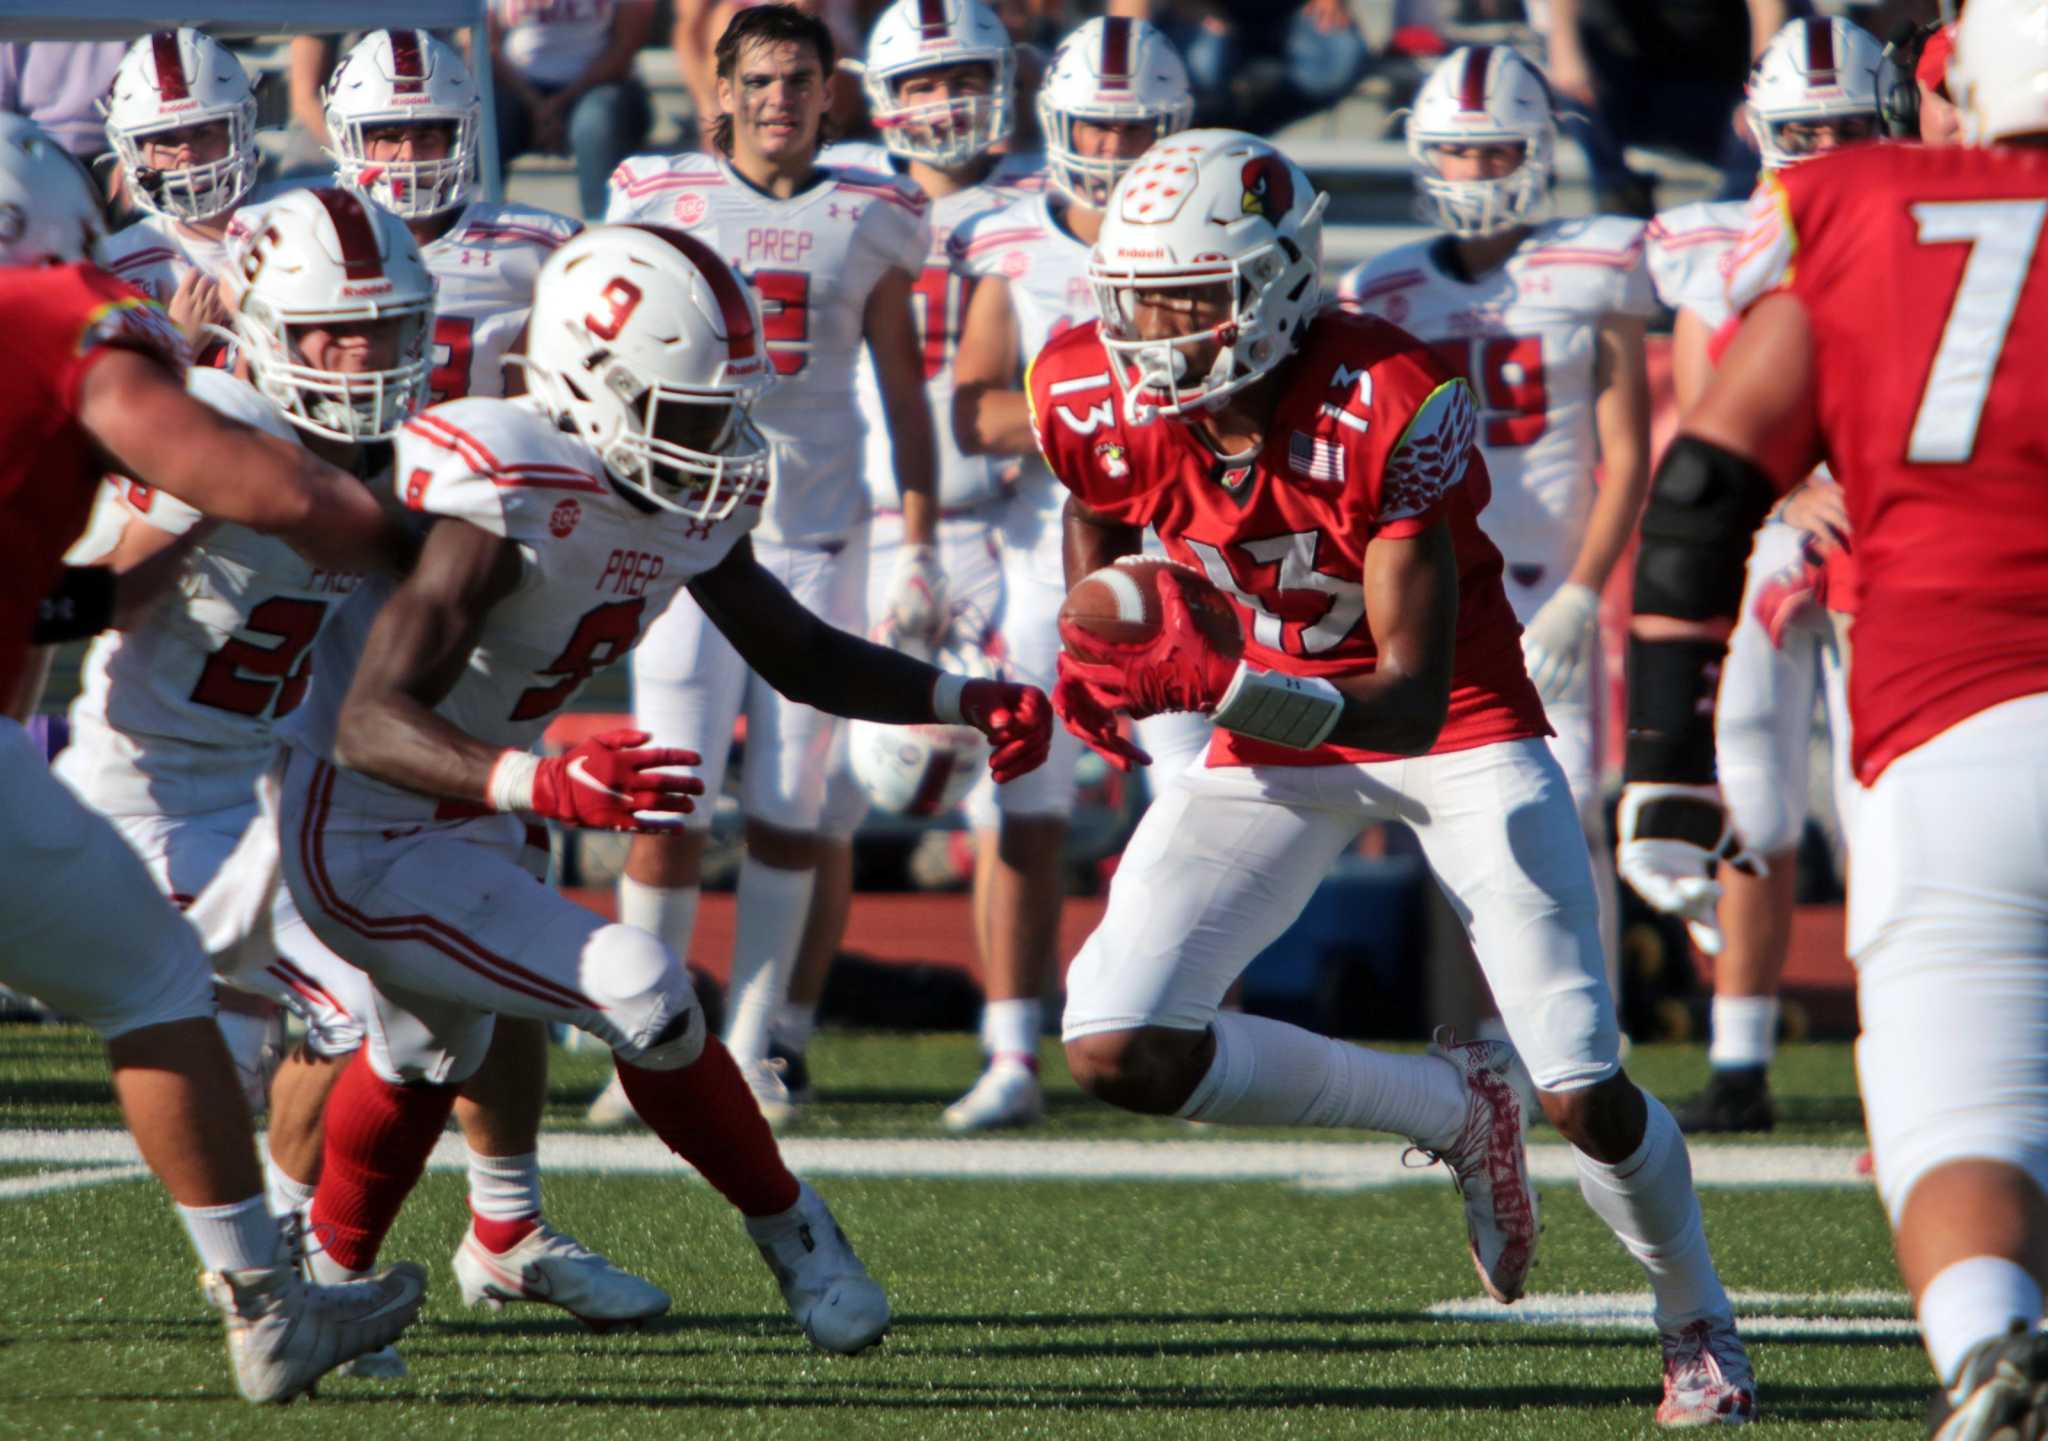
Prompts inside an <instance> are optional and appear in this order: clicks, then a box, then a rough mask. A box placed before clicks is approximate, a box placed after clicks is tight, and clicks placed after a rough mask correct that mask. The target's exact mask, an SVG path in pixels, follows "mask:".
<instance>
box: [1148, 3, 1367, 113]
mask: <svg viewBox="0 0 2048 1441" xmlns="http://www.w3.org/2000/svg"><path fill="white" fill-rule="evenodd" d="M1109 13H1110V14H1112V15H1127V16H1130V17H1131V18H1132V19H1137V20H1150V21H1152V22H1153V23H1154V24H1156V25H1157V26H1159V28H1160V29H1162V30H1164V31H1165V32H1166V33H1167V35H1168V36H1169V37H1170V38H1171V39H1172V40H1173V43H1174V45H1175V46H1176V47H1177V48H1178V49H1179V50H1180V53H1181V57H1182V59H1184V60H1186V61H1187V67H1188V78H1189V80H1191V81H1192V82H1193V83H1194V87H1195V123H1196V124H1197V125H1229V126H1233V127H1236V128H1238V129H1242V130H1250V131H1253V132H1255V133H1258V134H1262V135H1270V134H1272V133H1273V132H1274V131H1276V130H1279V129H1280V128H1281V127H1282V126H1285V125H1289V124H1292V123H1293V122H1294V121H1296V120H1300V119H1302V118H1303V117H1305V116H1309V115H1314V114H1316V113H1317V112H1318V111H1322V110H1327V109H1329V108H1330V107H1331V106H1333V105H1336V104H1338V103H1339V102H1340V101H1342V100H1343V99H1344V98H1345V97H1346V96H1347V95H1349V94H1350V93H1351V92H1352V90H1353V89H1354V88H1355V87H1356V86H1357V84H1358V82H1359V81H1360V80H1362V79H1363V78H1364V77H1365V72H1366V71H1367V70H1368V69H1370V68H1371V65H1372V54H1371V52H1370V51H1369V50H1368V49H1367V48H1366V43H1365V36H1364V35H1363V34H1361V33H1360V32H1359V29H1358V24H1357V22H1356V21H1355V20H1354V19H1353V18H1352V16H1351V11H1350V8H1349V7H1348V6H1347V5H1346V4H1345V0H1278V3H1275V0H1109Z"/></svg>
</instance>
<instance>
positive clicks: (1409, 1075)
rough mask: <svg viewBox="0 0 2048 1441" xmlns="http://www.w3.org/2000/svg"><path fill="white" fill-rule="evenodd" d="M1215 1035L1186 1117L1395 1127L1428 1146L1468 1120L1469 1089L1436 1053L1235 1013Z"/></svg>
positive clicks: (1222, 1019)
mask: <svg viewBox="0 0 2048 1441" xmlns="http://www.w3.org/2000/svg"><path fill="white" fill-rule="evenodd" d="M1211 1029H1212V1030H1214V1032H1215V1034H1216V1060H1215V1062H1214V1064H1212V1065H1211V1066H1210V1067H1209V1073H1208V1074H1207V1075H1205V1076H1203V1077H1202V1079H1201V1081H1200V1083H1199V1084H1197V1085H1196V1087H1195V1091H1194V1094H1193V1095H1191V1096H1189V1097H1188V1101H1187V1104H1186V1105H1185V1106H1183V1107H1181V1110H1180V1114H1181V1115H1183V1116H1185V1117H1187V1118H1189V1119H1190V1120H1197V1121H1218V1122H1224V1123H1226V1124H1229V1125H1236V1126H1333V1127H1349V1128H1355V1129H1362V1130H1371V1131H1392V1132H1393V1133H1394V1134H1396V1135H1400V1136H1410V1137H1413V1138H1414V1139H1416V1140H1418V1141H1421V1142H1422V1143H1424V1144H1426V1145H1431V1146H1444V1145H1448V1144H1449V1143H1450V1142H1451V1141H1452V1140H1454V1139H1455V1138H1456V1137H1457V1134H1458V1132H1459V1130H1460V1129H1461V1128H1462V1127H1463V1126H1464V1124H1465V1111H1466V1096H1465V1083H1464V1081H1463V1079H1462V1078H1461V1077H1460V1076H1459V1075H1458V1070H1457V1067H1455V1066H1453V1065H1451V1064H1450V1063H1449V1062H1448V1061H1444V1060H1441V1059H1439V1058H1438V1057H1436V1056H1395V1055H1389V1054H1388V1053H1386V1052H1385V1051H1369V1050H1367V1049H1366V1048H1365V1047H1363V1046H1349V1045H1346V1044H1345V1043H1344V1042H1342V1041H1333V1040H1331V1039H1330V1038H1329V1037H1328V1036H1319V1035H1317V1034H1316V1033H1315V1032H1314V1031H1305V1030H1303V1029H1302V1028H1301V1027H1299V1026H1290V1025H1286V1024H1284V1023H1282V1022H1280V1021H1273V1020H1268V1019H1267V1018H1265V1017H1264V1016H1247V1015H1244V1014H1242V1013H1239V1012H1235V1011H1223V1012H1221V1013H1219V1014H1218V1015H1217V1017H1216V1019H1215V1020H1214V1021H1213V1022H1212V1023H1211Z"/></svg>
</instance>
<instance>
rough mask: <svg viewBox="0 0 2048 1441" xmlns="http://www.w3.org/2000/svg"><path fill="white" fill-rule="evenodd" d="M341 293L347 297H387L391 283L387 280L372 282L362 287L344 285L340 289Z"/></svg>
mask: <svg viewBox="0 0 2048 1441" xmlns="http://www.w3.org/2000/svg"><path fill="white" fill-rule="evenodd" d="M341 293H342V294H343V295H348V296H360V295H389V294H390V293H391V282H390V281H388V280H372V281H368V282H366V283H365V284H362V285H344V286H342V287H341Z"/></svg>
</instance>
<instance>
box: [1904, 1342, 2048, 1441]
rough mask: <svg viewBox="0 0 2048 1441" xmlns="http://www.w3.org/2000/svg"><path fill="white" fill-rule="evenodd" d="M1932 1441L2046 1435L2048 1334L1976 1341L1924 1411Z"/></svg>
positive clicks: (2000, 1439) (1995, 1440)
mask: <svg viewBox="0 0 2048 1441" xmlns="http://www.w3.org/2000/svg"><path fill="white" fill-rule="evenodd" d="M1928 1411H1929V1416H1928V1434H1929V1436H1930V1437H1931V1438H1932V1441H2004V1438H2007V1437H2029V1438H2031V1437H2035V1436H2039V1435H2042V1434H2043V1433H2044V1431H2048V1334H2044V1333H2042V1332H2040V1331H2036V1330H2031V1329H2028V1328H2026V1327H2019V1328H2017V1329H2015V1330H2014V1331H2013V1332H2012V1333H2011V1334H2009V1335H2005V1336H1993V1337H1991V1338H1990V1339H1989V1340H1985V1341H1979V1342H1978V1343H1977V1344H1976V1345H1975V1346H1973V1347H1971V1348H1970V1352H1969V1354H1968V1355H1966V1356H1964V1357H1963V1366H1962V1370H1961V1371H1960V1372H1958V1373H1957V1375H1956V1384H1955V1385H1954V1386H1952V1387H1950V1388H1949V1389H1948V1390H1946V1391H1944V1392H1942V1393H1940V1394H1939V1395H1937V1396H1936V1397H1935V1398H1934V1404H1933V1405H1932V1406H1930V1407H1929V1408H1928Z"/></svg>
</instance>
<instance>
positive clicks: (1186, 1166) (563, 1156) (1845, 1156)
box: [0, 1129, 1868, 1195]
mask: <svg viewBox="0 0 2048 1441" xmlns="http://www.w3.org/2000/svg"><path fill="white" fill-rule="evenodd" d="M1403 1150H1404V1148H1403V1147H1402V1146H1400V1145H1399V1144H1397V1143H1391V1142H1377V1141H1361V1142H1357V1143H1352V1144H1343V1143H1334V1142H1320V1143H1319V1142H1297V1141H1034V1140H983V1141H954V1140H940V1139H937V1138H931V1139H914V1140H823V1139H809V1138H805V1137H802V1136H794V1137H788V1138H785V1139H784V1140H783V1142H782V1153H783V1155H784V1157H785V1158H787V1160H788V1161H789V1164H790V1167H791V1169H793V1170H796V1171H798V1172H801V1173H803V1174H805V1175H809V1176H872V1177H877V1178H886V1177H902V1178H905V1179H928V1180H941V1179H943V1180H963V1181H994V1180H1018V1181H1029V1180H1038V1181H1284V1182H1292V1183H1294V1184H1296V1185H1299V1186H1303V1187H1306V1188H1309V1189H1313V1190H1327V1191H1352V1190H1377V1189H1381V1188H1384V1187H1388V1186H1396V1185H1403V1184H1430V1185H1441V1184H1442V1183H1443V1173H1442V1172H1441V1171H1439V1170H1437V1169H1436V1168H1435V1167H1420V1168H1418V1167H1414V1166H1404V1165H1403V1164H1402V1163H1401V1156H1402V1152H1403ZM1856 1156H1857V1152H1856V1151H1855V1150H1854V1149H1853V1148H1850V1147H1844V1146H1768V1145H1764V1146H1728V1145H1717V1144H1713V1143H1706V1144H1698V1143H1696V1144H1694V1146H1693V1147H1692V1173H1693V1180H1694V1182H1695V1183H1696V1184H1697V1185H1700V1186H1703V1187H1711V1188H1717V1189H1725V1188H1759V1187H1761V1188H1771V1189H1779V1188H1785V1187H1794V1186H1856V1187H1860V1186H1864V1185H1867V1184H1868V1182H1867V1181H1866V1180H1865V1179H1864V1178H1862V1177H1860V1176H1858V1175H1857V1174H1856ZM540 1158H541V1164H542V1165H543V1166H545V1167H546V1168H548V1169H549V1170H551V1171H562V1172H565V1171H609V1172H615V1173H620V1174H629V1175H651V1174H688V1168H687V1167H685V1166H684V1165H683V1163H682V1162H681V1161H679V1160H677V1159H676V1158H675V1157H674V1156H673V1155H671V1154H670V1153H669V1151H668V1149H667V1148H666V1147H665V1146H663V1145H662V1144H661V1142H660V1141H658V1140H656V1139H655V1138H654V1137H653V1136H650V1135H646V1134H644V1133H642V1134H637V1135H626V1136H600V1135H591V1134H588V1133H584V1132H574V1131H557V1132H549V1133H547V1134H544V1135H543V1136H542V1137H541V1143H540ZM135 1160H136V1150H135V1143H134V1142H133V1141H132V1140H131V1139H129V1136H128V1133H127V1132H125V1131H114V1130H100V1129H94V1130H75V1131H0V1162H28V1163H34V1164H42V1165H50V1166H92V1165H106V1164H109V1163H116V1162H118V1163H123V1164H133V1163H134V1161H135ZM1529 1164H1530V1169H1531V1170H1532V1171H1533V1172H1534V1173H1535V1176H1536V1179H1537V1180H1538V1181H1539V1182H1542V1183H1544V1184H1550V1185H1567V1184H1576V1183H1577V1181H1578V1171H1577V1169H1576V1167H1574V1165H1573V1164H1572V1157H1571V1152H1570V1151H1569V1150H1568V1149H1566V1148H1565V1147H1564V1146H1561V1145H1556V1144H1542V1145H1536V1146H1531V1147H1530V1148H1529ZM432 1165H433V1167H434V1169H436V1170H448V1171H455V1170H461V1169H462V1168H463V1147H462V1139H461V1137H459V1136H455V1135H448V1136H443V1137H442V1138H441V1143H440V1145H439V1146H437V1147H436V1148H435V1151H434V1159H433V1162H432ZM40 1179H42V1178H39V1177H23V1178H20V1179H19V1181H17V1182H13V1183H9V1184H11V1185H15V1186H19V1185H20V1184H22V1183H24V1182H30V1181H37V1180H40ZM109 1179H121V1178H109ZM68 1184H90V1182H69V1183H68ZM43 1189H55V1188H54V1187H44V1188H43ZM25 1194H32V1192H31V1191H25V1190H20V1189H14V1190H9V1191H4V1192H0V1195H25Z"/></svg>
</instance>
